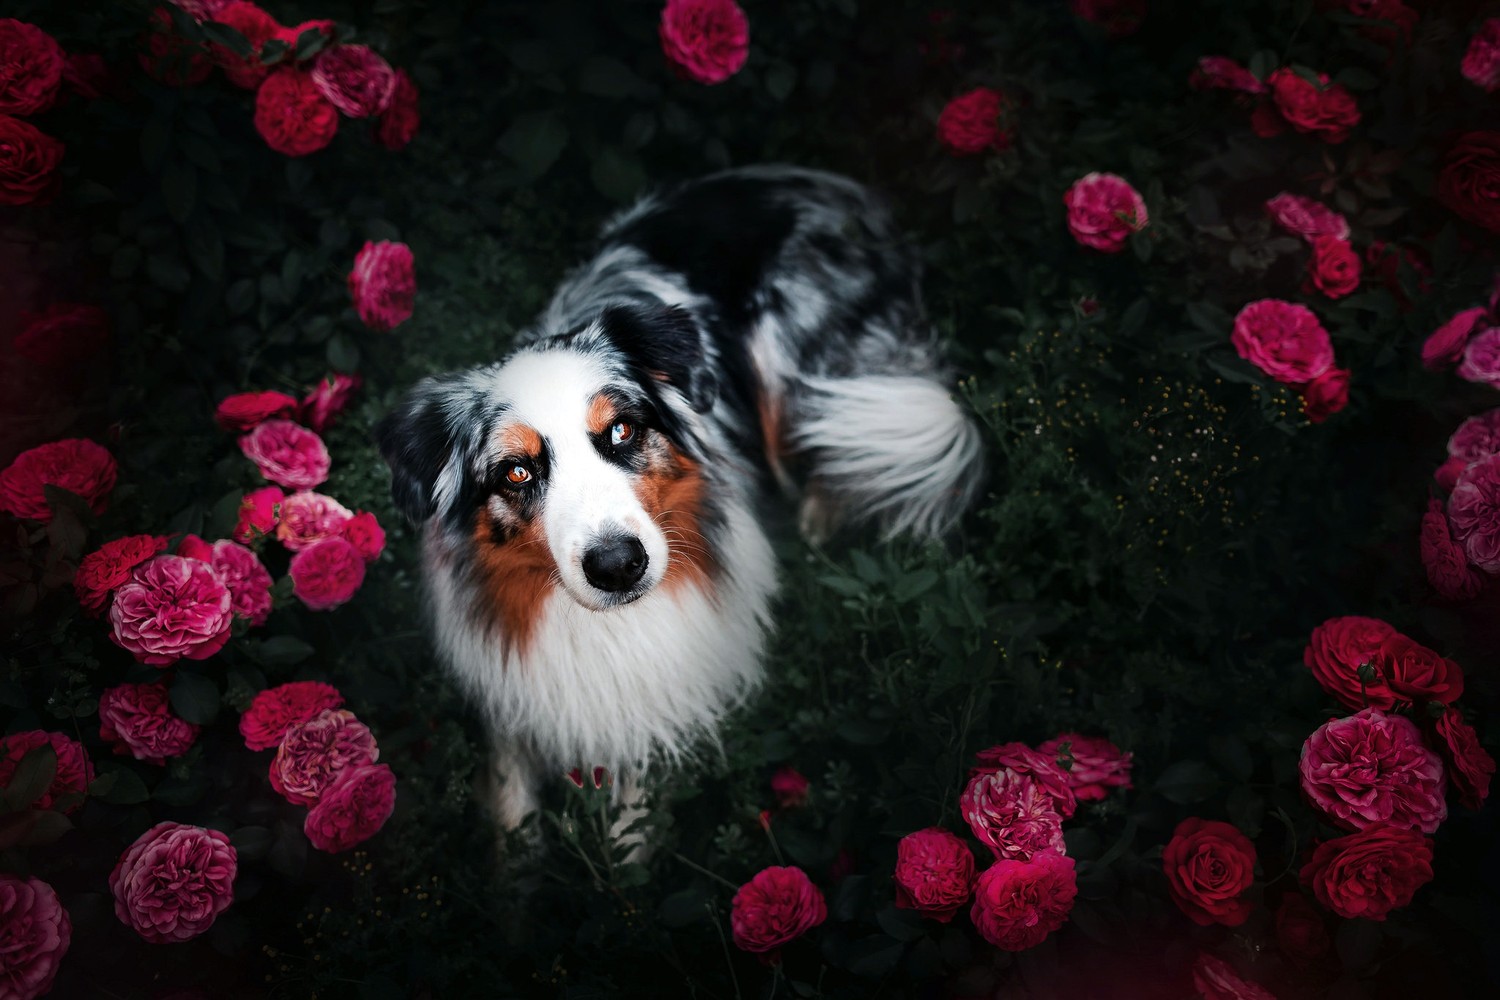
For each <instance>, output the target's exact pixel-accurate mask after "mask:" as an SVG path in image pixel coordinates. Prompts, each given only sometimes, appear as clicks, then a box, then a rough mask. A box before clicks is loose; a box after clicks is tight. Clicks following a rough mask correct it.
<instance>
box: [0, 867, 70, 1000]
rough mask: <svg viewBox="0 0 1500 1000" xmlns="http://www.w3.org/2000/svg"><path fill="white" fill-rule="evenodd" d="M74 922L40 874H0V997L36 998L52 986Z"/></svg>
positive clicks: (66, 948) (26, 999)
mask: <svg viewBox="0 0 1500 1000" xmlns="http://www.w3.org/2000/svg"><path fill="white" fill-rule="evenodd" d="M72 940H73V922H72V921H71V920H69V919H68V911H67V910H66V909H64V908H63V905H62V902H61V901H59V900H58V898H57V893H56V892H54V891H53V890H52V887H51V886H50V885H48V884H47V883H46V882H43V881H42V880H41V879H36V878H22V877H20V876H19V875H8V874H0V996H3V997H5V998H6V1000H34V998H35V997H40V996H42V995H44V994H46V993H47V992H48V991H50V990H51V989H52V981H53V980H54V979H56V978H57V969H58V966H60V965H61V964H62V959H63V956H64V955H66V954H67V953H68V944H69V943H70V942H71V941H72Z"/></svg>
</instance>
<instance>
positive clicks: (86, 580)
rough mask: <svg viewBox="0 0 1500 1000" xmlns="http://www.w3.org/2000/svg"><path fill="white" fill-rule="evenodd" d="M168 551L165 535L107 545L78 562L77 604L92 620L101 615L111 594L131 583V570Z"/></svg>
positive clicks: (75, 579)
mask: <svg viewBox="0 0 1500 1000" xmlns="http://www.w3.org/2000/svg"><path fill="white" fill-rule="evenodd" d="M166 548H167V539H166V536H165V535H127V536H126V537H124V538H116V539H115V540H114V541H112V542H105V543H104V544H103V545H101V546H99V548H98V549H97V550H95V551H93V552H90V553H89V554H88V555H86V556H84V557H83V558H82V559H81V560H79V562H78V572H77V573H75V574H74V575H73V593H75V594H77V595H78V603H79V604H81V605H83V607H84V610H86V611H87V612H88V613H89V616H90V617H94V616H96V615H98V614H99V612H100V611H101V610H102V609H103V608H104V602H105V601H107V600H109V595H110V592H111V591H113V590H114V589H115V588H116V587H118V586H120V584H122V583H124V582H125V581H126V580H129V579H130V571H131V570H133V569H135V568H136V567H137V566H139V565H140V564H141V563H143V562H145V561H146V560H147V559H150V558H151V557H152V556H154V555H156V554H157V553H158V552H163V551H165V550H166Z"/></svg>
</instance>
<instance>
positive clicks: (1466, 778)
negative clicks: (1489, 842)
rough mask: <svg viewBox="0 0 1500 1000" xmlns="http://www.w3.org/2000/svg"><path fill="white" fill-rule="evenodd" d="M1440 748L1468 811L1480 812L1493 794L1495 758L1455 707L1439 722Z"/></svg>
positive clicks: (1460, 799) (1460, 797)
mask: <svg viewBox="0 0 1500 1000" xmlns="http://www.w3.org/2000/svg"><path fill="white" fill-rule="evenodd" d="M1436 732H1437V735H1438V739H1437V741H1436V742H1437V744H1438V749H1439V750H1441V751H1442V752H1443V757H1444V758H1445V759H1446V760H1447V761H1448V781H1449V783H1450V784H1452V786H1453V789H1454V791H1456V792H1458V801H1459V802H1461V803H1462V804H1463V807H1464V808H1465V809H1472V810H1474V811H1475V812H1478V811H1479V807H1480V806H1482V805H1484V800H1485V799H1486V798H1488V797H1489V794H1490V778H1491V777H1492V776H1493V775H1494V773H1495V758H1493V757H1491V756H1490V755H1489V752H1488V751H1486V750H1485V749H1484V747H1482V746H1480V745H1479V734H1477V733H1475V732H1474V727H1473V726H1471V725H1469V724H1468V723H1467V722H1465V721H1464V717H1463V714H1462V713H1461V712H1459V710H1458V709H1457V708H1456V707H1454V706H1453V705H1449V706H1448V710H1447V711H1446V712H1444V713H1443V717H1442V718H1440V719H1438V721H1437V726H1436Z"/></svg>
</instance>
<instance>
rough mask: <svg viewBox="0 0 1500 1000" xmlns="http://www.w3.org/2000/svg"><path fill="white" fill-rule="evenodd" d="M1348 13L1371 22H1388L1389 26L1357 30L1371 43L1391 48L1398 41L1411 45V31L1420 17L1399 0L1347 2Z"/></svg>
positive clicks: (1352, 0) (1356, 0)
mask: <svg viewBox="0 0 1500 1000" xmlns="http://www.w3.org/2000/svg"><path fill="white" fill-rule="evenodd" d="M1346 6H1347V9H1348V10H1349V13H1351V14H1356V15H1358V16H1360V17H1363V18H1367V19H1369V20H1371V21H1388V22H1390V25H1389V26H1388V25H1384V24H1372V25H1369V26H1367V27H1364V28H1360V29H1359V33H1360V34H1361V35H1364V36H1365V37H1366V38H1368V39H1370V40H1371V41H1373V42H1377V43H1379V44H1381V45H1384V46H1386V47H1387V48H1393V47H1394V46H1395V45H1396V43H1397V42H1398V41H1401V42H1404V43H1405V44H1407V45H1410V44H1411V35H1412V31H1413V30H1414V29H1415V28H1416V26H1417V21H1418V20H1419V19H1420V15H1418V14H1417V12H1416V11H1414V10H1412V9H1411V8H1410V7H1408V6H1406V4H1404V3H1402V2H1401V0H1349V2H1348V3H1347V5H1346Z"/></svg>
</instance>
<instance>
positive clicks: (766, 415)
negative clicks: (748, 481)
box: [756, 387, 790, 489]
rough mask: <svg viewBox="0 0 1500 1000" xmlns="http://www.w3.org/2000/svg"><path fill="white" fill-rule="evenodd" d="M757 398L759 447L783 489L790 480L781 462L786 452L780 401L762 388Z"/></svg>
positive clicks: (772, 473)
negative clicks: (762, 449) (761, 448)
mask: <svg viewBox="0 0 1500 1000" xmlns="http://www.w3.org/2000/svg"><path fill="white" fill-rule="evenodd" d="M757 396H758V398H757V400H756V408H757V409H758V410H759V411H760V435H761V446H762V447H764V448H765V451H766V465H767V466H769V467H770V469H771V475H773V476H775V477H776V481H777V482H778V483H780V484H781V486H782V488H783V489H784V488H786V487H788V486H789V485H790V480H789V479H788V477H787V474H786V468H785V467H784V466H783V465H782V462H781V459H782V454H783V453H784V452H785V451H786V437H785V433H784V431H783V428H782V426H781V400H780V399H778V398H776V397H775V396H772V395H771V394H770V393H769V392H768V391H766V389H765V388H764V387H762V388H761V390H760V392H759V393H758V394H757Z"/></svg>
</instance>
